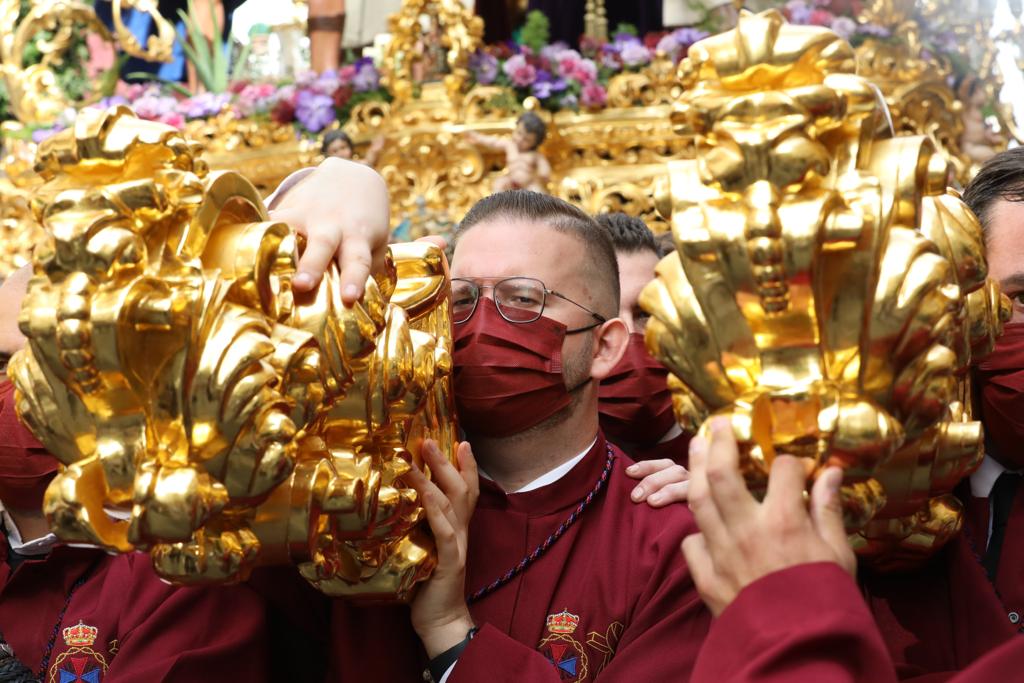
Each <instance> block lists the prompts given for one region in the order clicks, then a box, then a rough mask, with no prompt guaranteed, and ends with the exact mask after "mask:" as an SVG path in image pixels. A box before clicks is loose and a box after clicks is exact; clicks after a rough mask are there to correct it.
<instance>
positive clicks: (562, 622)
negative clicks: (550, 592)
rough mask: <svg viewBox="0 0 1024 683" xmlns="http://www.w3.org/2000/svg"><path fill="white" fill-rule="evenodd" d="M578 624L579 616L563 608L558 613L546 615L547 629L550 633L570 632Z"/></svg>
mask: <svg viewBox="0 0 1024 683" xmlns="http://www.w3.org/2000/svg"><path fill="white" fill-rule="evenodd" d="M579 625H580V618H579V617H578V616H576V615H575V614H570V613H569V610H567V609H563V610H562V611H561V612H559V613H558V614H549V615H548V630H549V631H551V632H552V633H572V632H573V631H575V630H576V627H577V626H579Z"/></svg>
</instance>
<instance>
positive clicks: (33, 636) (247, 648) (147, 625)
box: [0, 535, 268, 683]
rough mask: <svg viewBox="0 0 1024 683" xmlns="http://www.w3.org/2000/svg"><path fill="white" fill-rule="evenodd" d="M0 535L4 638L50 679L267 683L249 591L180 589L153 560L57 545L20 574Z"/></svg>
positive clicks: (258, 612)
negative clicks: (161, 575)
mask: <svg viewBox="0 0 1024 683" xmlns="http://www.w3.org/2000/svg"><path fill="white" fill-rule="evenodd" d="M6 548H7V543H6V539H4V537H3V536H2V535H0V553H3V558H4V561H3V562H0V631H2V632H3V634H4V635H5V636H6V639H7V641H8V643H10V645H11V647H12V648H14V652H15V654H16V656H17V657H18V658H19V659H20V660H21V661H22V662H23V663H24V664H25V665H26V666H28V667H29V668H30V669H31V670H32V671H33V672H35V673H39V668H40V666H41V664H42V660H43V657H44V652H45V650H46V649H47V645H48V643H49V642H50V641H51V639H52V641H53V647H52V651H51V652H50V655H49V662H48V666H47V671H46V673H45V675H44V676H43V679H42V680H43V681H45V682H51V681H54V682H56V681H60V682H61V683H64V682H65V681H86V682H87V683H99V682H100V681H111V682H117V683H128V682H135V681H137V682H138V683H152V682H153V681H182V682H187V683H192V682H194V681H211V682H212V681H227V680H239V681H242V680H244V681H264V680H268V677H267V675H266V670H267V666H266V663H267V658H266V655H267V652H268V649H267V646H268V643H267V640H266V634H265V621H264V609H263V604H262V602H261V601H260V599H259V598H258V596H257V595H256V594H255V593H253V592H252V591H251V590H250V589H249V588H247V587H245V586H215V587H211V588H175V587H173V586H170V585H168V584H166V583H164V582H163V581H161V580H160V579H159V578H157V576H156V574H155V573H154V572H153V568H152V565H151V564H150V560H149V557H148V556H147V555H140V554H133V555H117V556H112V555H107V554H106V553H104V552H102V551H99V550H92V549H85V548H70V547H57V548H55V549H54V550H53V551H52V552H51V553H50V554H49V555H48V556H46V557H45V558H43V559H39V560H26V561H24V562H23V563H22V564H21V565H19V566H18V567H17V569H16V570H15V571H14V572H13V574H12V573H11V571H10V567H9V566H8V565H7V562H6Z"/></svg>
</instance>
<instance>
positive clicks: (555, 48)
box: [540, 40, 575, 64]
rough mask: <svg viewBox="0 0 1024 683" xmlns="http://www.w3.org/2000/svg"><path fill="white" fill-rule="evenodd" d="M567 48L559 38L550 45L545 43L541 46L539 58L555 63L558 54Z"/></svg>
mask: <svg viewBox="0 0 1024 683" xmlns="http://www.w3.org/2000/svg"><path fill="white" fill-rule="evenodd" d="M568 49H569V45H568V44H567V43H564V42H562V41H561V40H559V41H557V42H554V43H551V44H550V45H545V46H544V47H542V48H541V49H540V58H541V60H542V61H544V62H547V63H548V64H556V63H557V62H558V57H559V55H561V54H562V53H563V52H565V51H566V50H568ZM574 52H575V50H574Z"/></svg>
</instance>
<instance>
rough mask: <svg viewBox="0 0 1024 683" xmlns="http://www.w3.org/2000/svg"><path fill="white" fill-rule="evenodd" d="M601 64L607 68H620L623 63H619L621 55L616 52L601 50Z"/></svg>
mask: <svg viewBox="0 0 1024 683" xmlns="http://www.w3.org/2000/svg"><path fill="white" fill-rule="evenodd" d="M601 66H603V67H605V68H606V69H618V68H619V67H621V66H622V65H621V64H620V63H619V56H618V55H617V54H615V53H614V52H605V51H603V50H602V51H601Z"/></svg>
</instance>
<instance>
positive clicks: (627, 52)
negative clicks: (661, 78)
mask: <svg viewBox="0 0 1024 683" xmlns="http://www.w3.org/2000/svg"><path fill="white" fill-rule="evenodd" d="M620 55H621V57H622V63H623V64H625V65H626V66H643V65H644V64H647V63H648V62H650V61H651V51H650V50H648V49H647V48H646V47H644V46H643V44H642V43H640V42H639V41H637V42H635V43H625V44H624V45H623V46H622V52H621V53H620Z"/></svg>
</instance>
